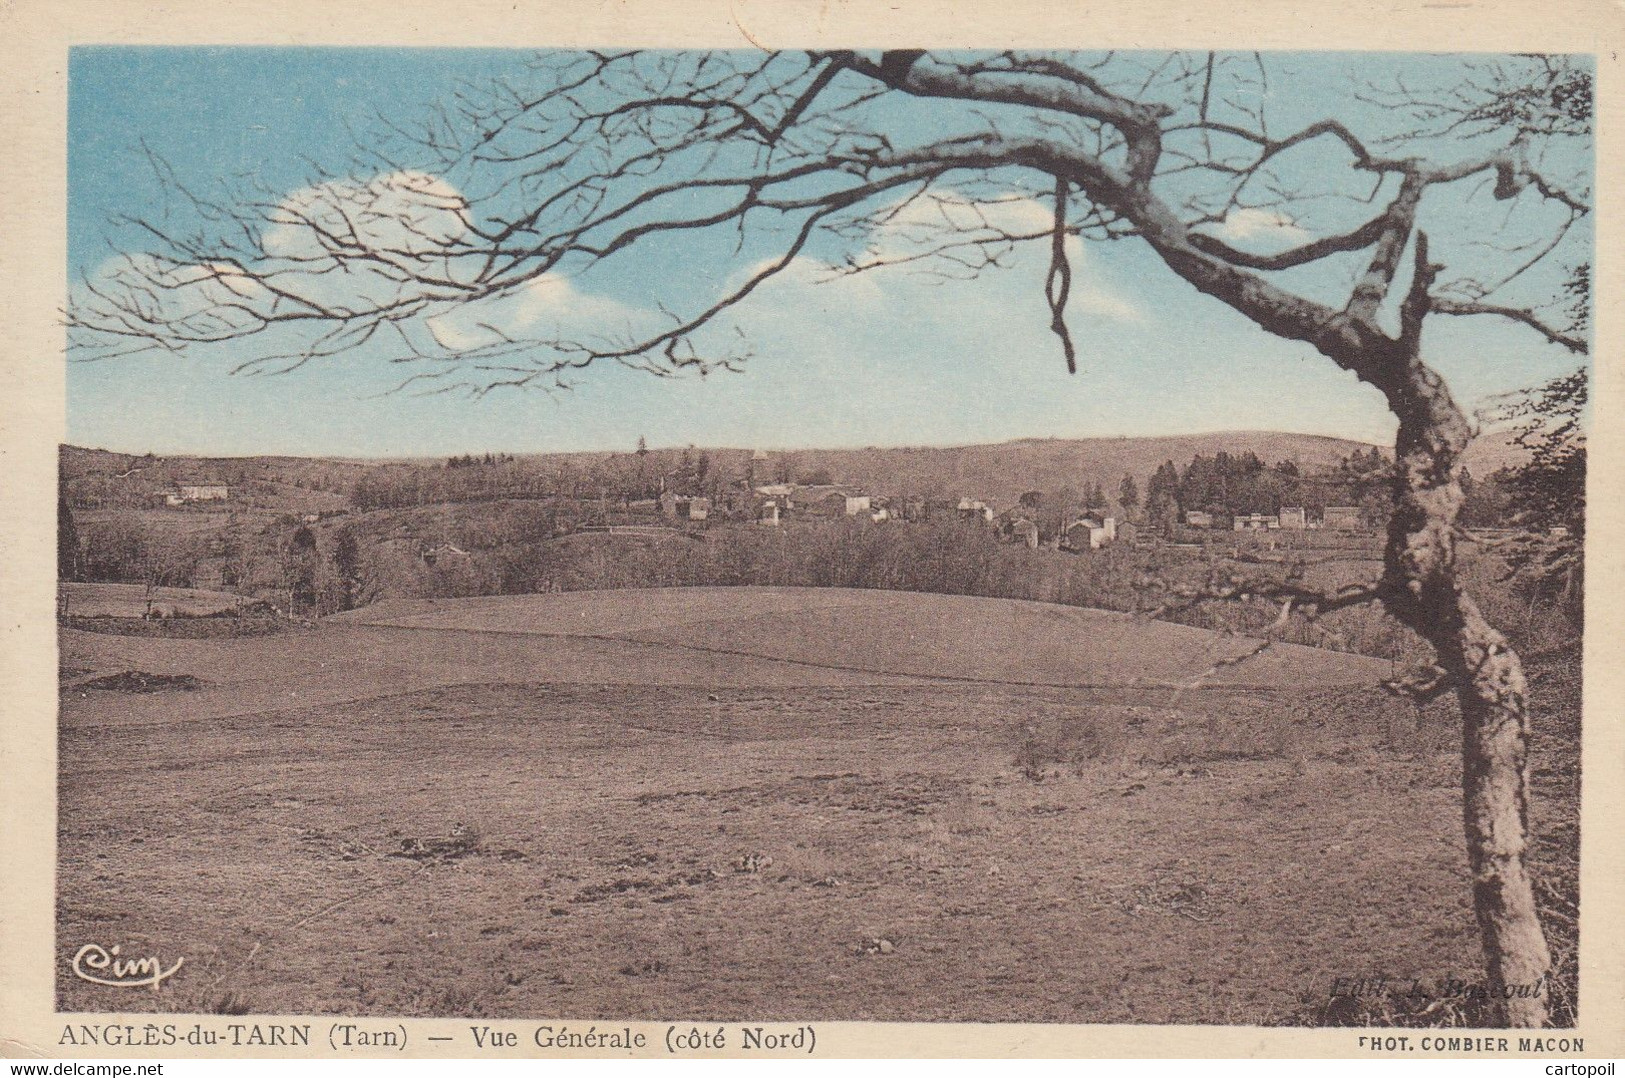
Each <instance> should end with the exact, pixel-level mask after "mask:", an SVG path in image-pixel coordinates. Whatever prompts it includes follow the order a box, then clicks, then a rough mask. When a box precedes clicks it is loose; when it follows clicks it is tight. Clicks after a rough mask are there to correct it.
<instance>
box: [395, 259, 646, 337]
mask: <svg viewBox="0 0 1625 1078" xmlns="http://www.w3.org/2000/svg"><path fill="white" fill-rule="evenodd" d="M641 313H642V312H639V311H638V310H636V309H635V308H632V307H629V306H627V305H626V304H623V303H621V302H619V301H617V300H614V299H610V298H608V297H607V296H601V295H595V294H593V293H590V292H583V291H582V290H581V289H580V288H578V287H577V286H576V283H575V282H574V281H573V280H571V279H570V278H569V277H566V276H564V275H562V274H557V273H547V274H543V275H542V276H540V277H538V278H536V279H535V280H533V281H528V282H526V283H525V284H524V285H521V286H520V287H518V288H516V289H514V290H513V291H510V292H506V293H504V294H502V295H498V296H492V297H491V298H489V299H484V300H478V301H475V302H472V303H463V304H459V305H457V306H453V307H449V308H448V309H446V310H445V311H443V312H442V313H440V314H437V315H435V316H433V317H432V318H429V319H427V321H426V325H427V326H428V329H429V332H430V333H432V334H433V335H434V338H435V340H436V341H437V342H439V344H440V346H441V347H443V348H447V349H468V348H478V347H481V346H484V345H492V344H498V343H501V341H502V339H503V338H504V337H508V338H513V339H524V338H531V339H535V338H566V337H568V338H572V339H577V340H580V339H584V338H587V337H601V336H603V335H604V334H605V333H606V332H609V331H611V330H614V329H616V328H619V327H624V326H627V325H629V324H630V323H632V322H634V321H636V320H638V318H639V316H640V315H641Z"/></svg>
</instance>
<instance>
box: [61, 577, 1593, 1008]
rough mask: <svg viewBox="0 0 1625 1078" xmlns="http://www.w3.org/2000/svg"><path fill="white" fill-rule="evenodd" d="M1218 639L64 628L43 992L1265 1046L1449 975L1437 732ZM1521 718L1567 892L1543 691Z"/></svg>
mask: <svg viewBox="0 0 1625 1078" xmlns="http://www.w3.org/2000/svg"><path fill="white" fill-rule="evenodd" d="M1253 646H1255V645H1252V644H1249V643H1248V642H1247V641H1244V640H1238V639H1235V638H1229V637H1224V636H1219V635H1216V634H1211V633H1205V632H1203V631H1201V630H1197V629H1191V628H1187V627H1182V626H1169V625H1162V624H1158V623H1143V622H1136V621H1133V620H1132V619H1128V618H1125V617H1120V616H1115V615H1105V614H1100V613H1096V612H1091V611H1084V610H1078V609H1074V608H1062V607H1050V606H1047V605H1045V604H1036V603H1018V602H1009V601H1004V600H985V599H966V598H958V597H942V596H929V595H916V594H910V593H894V592H852V591H837V590H823V589H819V590H817V591H802V590H799V589H726V590H724V589H693V590H688V591H684V590H671V591H650V592H628V593H602V594H597V595H589V594H566V595H549V596H526V597H503V598H499V599H485V600H447V601H435V602H431V601H422V602H415V603H400V604H389V605H383V606H380V607H377V608H372V609H370V610H368V611H365V612H357V613H355V614H352V615H348V616H345V617H341V618H333V619H328V620H327V621H325V622H324V623H322V624H321V625H319V626H318V627H317V628H315V629H312V630H305V631H294V632H287V633H282V634H278V635H275V636H267V637H245V638H241V639H212V640H187V639H163V638H154V637H136V636H118V635H110V634H107V633H97V634H90V633H81V632H75V631H72V630H64V632H63V634H62V648H63V667H64V673H65V680H64V688H63V704H62V721H61V740H60V768H61V770H60V774H61V780H60V782H61V784H60V812H59V829H60V832H59V839H60V849H59V897H58V903H59V909H58V940H57V944H58V948H59V950H60V951H61V952H62V956H63V964H62V966H61V967H60V968H62V969H64V970H65V969H66V968H67V966H66V962H67V959H68V958H70V957H71V955H72V954H73V952H74V951H75V950H76V949H77V948H78V947H79V946H81V945H83V944H84V943H87V942H99V943H102V944H104V945H111V944H112V943H114V942H119V943H121V944H122V945H123V947H124V951H125V953H126V954H157V955H161V956H165V957H166V958H168V959H169V960H170V961H172V960H173V958H174V957H178V956H185V958H186V965H185V967H184V968H183V970H182V972H181V973H179V974H177V975H176V977H175V978H174V979H172V980H171V981H170V982H168V983H167V985H166V987H165V988H164V990H163V991H162V992H159V993H149V992H139V993H136V992H120V991H118V990H116V989H108V988H101V987H97V986H94V985H90V984H87V983H84V982H81V981H78V980H76V979H74V978H72V977H71V976H64V977H63V978H62V979H61V980H60V981H59V993H58V1003H59V1006H60V1007H62V1008H63V1009H69V1010H93V1009H94V1010H100V1009H115V1008H116V1009H125V1010H128V1009H132V1008H134V1009H142V1008H151V1009H154V1010H176V1011H226V1012H233V1013H242V1012H281V1013H289V1012H295V1013H298V1012H302V1013H312V1012H314V1013H322V1012H342V1013H351V1014H358V1013H366V1014H400V1015H445V1016H451V1015H482V1016H492V1017H521V1016H541V1015H549V1016H563V1017H567V1018H584V1019H593V1020H603V1019H612V1018H615V1017H630V1016H639V1017H655V1016H665V1017H670V1018H673V1019H688V1018H692V1019H702V1018H704V1019H717V1020H723V1019H731V1018H743V1017H747V1016H752V1017H758V1018H764V1019H765V1018H778V1017H783V1018H790V1017H797V1018H814V1019H826V1020H830V1019H882V1020H958V1021H1060V1022H1170V1021H1181V1022H1208V1023H1219V1022H1222V1023H1271V1022H1287V1021H1305V1020H1310V1021H1339V1020H1346V1019H1347V1016H1339V1015H1336V1014H1328V1013H1327V1012H1326V1011H1325V1004H1326V1002H1327V996H1328V994H1329V989H1330V986H1331V982H1332V980H1333V978H1335V977H1339V976H1344V977H1358V976H1371V975H1374V974H1377V973H1387V974H1389V975H1391V976H1396V977H1405V978H1410V977H1421V978H1424V979H1425V980H1427V981H1433V980H1436V979H1444V978H1449V977H1459V978H1462V979H1465V980H1477V979H1478V977H1479V975H1478V970H1479V955H1478V944H1477V939H1476V934H1475V932H1474V929H1473V918H1472V915H1471V911H1470V909H1469V908H1468V906H1467V885H1466V880H1465V866H1464V854H1463V851H1462V840H1461V826H1460V811H1459V793H1458V786H1457V773H1456V772H1457V767H1458V766H1459V764H1458V762H1457V756H1456V749H1455V745H1456V741H1457V737H1456V734H1455V732H1454V730H1453V729H1451V725H1450V723H1451V720H1450V717H1449V714H1448V712H1447V711H1446V710H1445V709H1444V708H1442V707H1441V708H1437V709H1434V710H1431V711H1426V712H1418V711H1416V710H1415V709H1413V708H1412V707H1411V706H1410V705H1408V704H1406V705H1401V704H1399V703H1398V702H1395V701H1393V700H1391V699H1388V698H1387V697H1385V696H1383V695H1382V694H1381V693H1380V692H1379V691H1377V690H1376V689H1374V688H1373V687H1372V683H1373V680H1374V678H1375V677H1377V676H1382V675H1385V674H1386V673H1387V664H1386V663H1384V662H1378V661H1376V660H1369V659H1364V658H1361V657H1358V656H1351V655H1333V654H1330V653H1325V652H1317V651H1314V650H1313V649H1307V648H1286V647H1278V648H1274V647H1272V648H1271V649H1269V650H1267V651H1265V652H1264V653H1262V654H1260V655H1259V656H1257V657H1256V658H1254V659H1249V660H1247V661H1245V662H1242V663H1240V664H1236V665H1228V666H1227V665H1216V664H1219V663H1220V661H1221V660H1224V659H1227V658H1234V657H1236V656H1238V655H1241V654H1245V653H1246V652H1247V651H1248V650H1250V649H1251V648H1252V647H1253ZM1563 669H1566V667H1565V668H1563ZM132 673H139V674H141V675H143V677H142V678H130V677H126V678H123V679H122V680H118V679H117V675H120V674H132ZM183 677H184V678H187V679H190V680H186V681H182V680H181V679H182V678H183ZM109 678H113V679H114V680H108V679H109ZM106 685H116V686H118V687H119V688H120V689H121V690H122V691H113V690H111V689H109V688H103V687H97V686H106ZM1535 691H1536V693H1537V696H1536V701H1537V704H1538V705H1541V706H1543V707H1545V708H1546V711H1545V712H1543V716H1545V717H1544V718H1543V723H1544V725H1543V728H1542V729H1543V733H1544V734H1545V735H1546V736H1545V737H1544V738H1543V740H1542V742H1541V749H1540V757H1539V759H1538V760H1537V768H1536V778H1537V789H1536V794H1537V802H1536V805H1535V810H1536V816H1537V822H1538V826H1539V828H1540V831H1541V844H1540V847H1539V849H1540V850H1541V851H1542V852H1541V856H1542V858H1544V861H1543V862H1542V867H1543V871H1544V872H1545V873H1546V876H1547V877H1548V878H1549V879H1551V880H1555V881H1557V882H1558V883H1559V884H1561V886H1560V887H1559V888H1558V890H1562V888H1563V887H1568V886H1570V885H1571V882H1572V881H1570V880H1568V879H1567V878H1566V877H1565V876H1564V872H1565V871H1567V869H1568V867H1569V866H1570V857H1571V850H1570V847H1571V846H1572V845H1574V844H1575V843H1577V831H1576V824H1575V820H1574V814H1575V810H1576V807H1577V806H1576V798H1575V795H1576V792H1577V783H1578V775H1577V767H1576V766H1575V765H1574V760H1573V757H1572V753H1570V752H1569V750H1570V749H1571V748H1572V747H1573V745H1574V744H1575V743H1576V739H1577V730H1578V725H1577V716H1576V715H1573V714H1572V707H1571V706H1570V705H1569V704H1568V703H1563V704H1562V706H1561V707H1559V708H1558V709H1557V711H1555V712H1554V711H1553V702H1554V701H1569V700H1570V697H1571V696H1572V697H1573V701H1574V703H1573V706H1577V687H1576V686H1575V685H1574V684H1573V683H1572V679H1569V680H1565V676H1558V675H1542V676H1538V677H1537V678H1536V680H1535ZM1542 693H1545V694H1546V695H1545V696H1543V695H1541V694H1542ZM1542 701H1545V703H1544V704H1543V703H1542ZM1565 709H1566V710H1565ZM1565 746H1567V747H1565ZM1565 753H1568V754H1567V755H1565ZM1554 893H1555V892H1554ZM1558 897H1559V899H1560V898H1561V896H1560V895H1559V896H1558ZM1560 912H1561V911H1560Z"/></svg>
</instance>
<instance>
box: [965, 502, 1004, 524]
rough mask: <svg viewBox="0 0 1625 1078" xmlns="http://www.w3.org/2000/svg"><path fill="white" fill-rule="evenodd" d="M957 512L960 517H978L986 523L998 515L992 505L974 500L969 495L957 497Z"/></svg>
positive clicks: (966, 518)
mask: <svg viewBox="0 0 1625 1078" xmlns="http://www.w3.org/2000/svg"><path fill="white" fill-rule="evenodd" d="M958 512H959V516H960V518H961V519H964V520H975V519H980V520H982V521H983V522H984V523H987V524H991V523H993V520H994V518H995V517H997V516H998V514H997V513H995V512H994V511H993V507H992V506H990V505H988V504H987V503H986V502H980V501H976V500H975V499H973V498H969V497H965V498H961V499H959V506H958Z"/></svg>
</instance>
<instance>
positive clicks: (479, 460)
mask: <svg viewBox="0 0 1625 1078" xmlns="http://www.w3.org/2000/svg"><path fill="white" fill-rule="evenodd" d="M513 460H514V457H513V454H512V453H496V454H492V453H487V454H485V456H483V457H476V456H475V455H474V454H472V453H464V454H463V455H462V456H460V457H447V458H446V467H448V468H473V467H476V466H478V465H487V466H489V465H492V464H512V463H513Z"/></svg>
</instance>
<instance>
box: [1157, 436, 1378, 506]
mask: <svg viewBox="0 0 1625 1078" xmlns="http://www.w3.org/2000/svg"><path fill="white" fill-rule="evenodd" d="M1392 469H1393V462H1392V461H1391V460H1389V459H1388V457H1386V456H1384V455H1383V453H1382V451H1381V450H1380V449H1377V448H1376V447H1375V446H1373V447H1372V448H1371V449H1369V450H1363V449H1356V450H1354V451H1353V452H1352V453H1350V454H1349V455H1348V456H1346V457H1344V458H1343V459H1342V460H1340V461H1339V462H1338V463H1337V464H1336V465H1335V466H1333V467H1331V468H1326V469H1322V470H1319V471H1314V472H1305V471H1303V470H1302V469H1300V468H1299V467H1298V465H1297V463H1296V462H1294V461H1290V460H1283V461H1280V462H1278V463H1276V464H1274V465H1266V464H1265V463H1264V462H1263V461H1262V460H1260V459H1259V458H1258V456H1257V454H1255V453H1253V452H1251V451H1248V452H1245V453H1238V454H1232V453H1227V452H1224V451H1223V450H1221V451H1219V452H1218V453H1216V454H1214V455H1213V456H1211V457H1210V456H1207V455H1205V454H1201V453H1198V454H1197V455H1196V456H1194V457H1192V458H1191V460H1190V462H1189V463H1188V464H1186V465H1185V466H1184V467H1183V468H1179V467H1176V466H1175V464H1174V462H1173V461H1171V460H1170V461H1165V462H1164V463H1163V464H1161V465H1160V466H1158V468H1157V470H1156V472H1154V473H1153V474H1152V475H1151V477H1150V479H1149V480H1148V481H1147V483H1146V504H1145V509H1146V516H1147V517H1148V518H1149V519H1150V520H1151V521H1152V522H1153V523H1156V524H1159V525H1163V526H1169V525H1172V524H1174V523H1176V522H1177V521H1179V520H1180V519H1182V518H1183V515H1184V514H1185V513H1187V512H1190V511H1192V510H1199V511H1202V512H1208V513H1213V514H1215V515H1216V516H1239V515H1245V514H1249V513H1270V514H1274V513H1279V512H1280V511H1281V507H1282V506H1302V507H1303V508H1305V509H1307V510H1308V511H1309V513H1310V515H1315V514H1318V513H1321V512H1324V511H1325V509H1326V507H1327V506H1328V505H1352V506H1358V507H1359V508H1360V509H1361V513H1362V516H1364V517H1365V519H1366V521H1367V523H1368V524H1371V525H1372V526H1380V524H1381V523H1382V522H1383V521H1384V520H1386V519H1387V516H1388V513H1389V511H1390V510H1391V508H1392V504H1393V499H1392V479H1393V471H1392Z"/></svg>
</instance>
